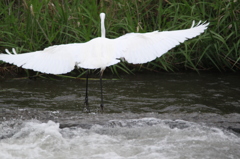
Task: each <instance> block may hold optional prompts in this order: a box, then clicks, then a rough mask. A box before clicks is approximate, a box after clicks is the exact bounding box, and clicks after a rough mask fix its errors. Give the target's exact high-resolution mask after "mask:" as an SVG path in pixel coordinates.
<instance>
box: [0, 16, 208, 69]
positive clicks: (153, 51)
mask: <svg viewBox="0 0 240 159" xmlns="http://www.w3.org/2000/svg"><path fill="white" fill-rule="evenodd" d="M100 18H101V37H98V38H95V39H92V40H90V41H88V42H86V43H73V44H62V45H55V46H50V47H48V48H45V49H44V50H42V51H35V52H29V53H22V54H17V53H16V51H15V49H13V54H11V53H10V52H9V51H8V50H6V53H7V54H0V60H2V61H5V62H8V63H12V64H15V65H17V66H18V67H23V68H25V69H33V70H35V71H39V72H43V73H50V74H63V73H67V72H70V71H72V70H73V69H74V67H75V65H76V66H78V67H82V68H85V69H98V68H100V69H101V70H102V71H103V70H104V69H105V68H106V67H108V66H111V65H114V64H117V63H118V62H119V61H120V60H119V59H120V58H123V59H125V60H126V61H128V62H129V63H133V64H139V63H146V62H149V61H152V60H154V59H155V58H157V57H160V56H162V55H163V54H164V53H166V52H167V51H169V50H170V49H172V48H173V47H175V46H177V45H179V44H180V43H182V42H184V41H185V40H187V39H191V38H194V37H196V36H198V35H200V34H201V33H203V32H204V30H205V29H207V26H208V24H209V23H202V24H201V22H199V23H198V24H197V25H196V26H194V25H195V22H194V21H193V23H192V26H191V28H189V29H185V30H176V31H163V32H159V31H154V32H149V33H129V34H126V35H123V36H121V37H119V38H116V39H108V38H105V36H106V35H105V27H104V19H105V14H104V13H101V14H100Z"/></svg>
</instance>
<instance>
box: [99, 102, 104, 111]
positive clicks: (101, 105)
mask: <svg viewBox="0 0 240 159" xmlns="http://www.w3.org/2000/svg"><path fill="white" fill-rule="evenodd" d="M100 108H101V112H103V104H102V103H101V104H100Z"/></svg>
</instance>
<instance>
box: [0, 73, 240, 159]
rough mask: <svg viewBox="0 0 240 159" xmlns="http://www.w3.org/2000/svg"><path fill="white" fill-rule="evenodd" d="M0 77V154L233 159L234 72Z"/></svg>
mask: <svg viewBox="0 0 240 159" xmlns="http://www.w3.org/2000/svg"><path fill="white" fill-rule="evenodd" d="M105 78H106V79H105V80H103V87H104V88H103V90H104V101H105V103H104V104H105V109H104V113H99V104H100V90H99V87H100V85H99V81H98V80H90V81H89V104H90V109H91V113H86V112H83V111H82V110H83V103H84V98H85V97H84V96H85V81H83V80H73V79H62V80H47V79H37V80H36V81H31V80H23V79H21V80H16V79H15V80H8V79H5V80H1V81H0V82H1V83H0V159H26V158H28V159H46V158H47V159H66V158H67V159H78V158H83V159H85V158H86V159H88V158H95V159H99V158H100V159H101V158H111V159H112V158H117V159H122V158H129V159H145V158H146V159H150V158H151V159H154V158H156V159H165V158H166V159H187V158H191V159H192V158H194V159H195V158H196V159H199V158H201V159H202V158H206V159H208V158H209V159H228V158H229V159H235V158H236V159H238V158H240V151H239V150H240V98H239V97H240V84H239V79H240V75H239V74H200V75H198V74H195V73H174V74H173V73H161V74H155V75H153V74H142V75H141V74H138V75H129V76H123V77H122V78H121V79H112V78H111V77H109V76H107V77H106V76H105Z"/></svg>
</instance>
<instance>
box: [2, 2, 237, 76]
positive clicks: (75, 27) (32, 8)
mask: <svg viewBox="0 0 240 159" xmlns="http://www.w3.org/2000/svg"><path fill="white" fill-rule="evenodd" d="M100 12H105V13H106V22H105V24H106V29H107V37H108V38H116V37H119V36H121V35H123V34H125V33H129V32H150V31H154V30H159V31H163V30H176V29H185V28H189V27H190V26H191V23H192V21H193V20H195V21H199V20H204V21H205V20H207V21H209V22H210V26H209V29H208V30H207V31H206V32H205V33H204V34H202V35H201V36H199V37H197V38H194V39H192V40H189V41H186V42H185V43H184V44H181V45H180V46H178V47H176V48H174V49H172V50H170V51H169V52H168V53H167V54H165V55H164V56H162V57H160V58H157V59H156V60H154V61H152V62H149V63H147V64H144V65H131V64H128V63H123V62H122V63H120V64H118V65H115V66H112V67H110V68H108V70H109V71H111V72H113V73H118V72H122V71H123V72H128V73H129V72H133V71H143V70H150V71H155V72H156V71H179V70H189V69H190V70H219V71H229V70H230V71H239V69H240V49H239V48H240V35H239V33H240V3H239V2H238V0H216V1H213V0H210V1H209V0H203V1H198V0H193V1H187V0H162V1H160V0H131V1H128V0H118V1H109V0H96V1H93V0H92V1H86V0H68V1H63V0H41V1H38V0H2V1H1V2H0V20H1V23H0V52H4V49H5V48H8V49H9V48H16V49H17V52H19V53H21V52H29V51H36V50H41V49H43V48H45V47H48V46H50V45H57V44H66V43H81V42H86V41H88V40H90V39H92V38H95V37H98V36H100V20H99V13H100ZM1 63H2V65H1V68H0V70H1V71H2V72H4V70H9V69H10V68H8V66H9V65H6V64H4V63H3V62H1ZM1 63H0V64H1ZM6 68H7V69H6ZM11 68H12V66H11ZM82 71H84V70H82ZM82 71H80V74H81V72H82ZM76 74H78V73H76Z"/></svg>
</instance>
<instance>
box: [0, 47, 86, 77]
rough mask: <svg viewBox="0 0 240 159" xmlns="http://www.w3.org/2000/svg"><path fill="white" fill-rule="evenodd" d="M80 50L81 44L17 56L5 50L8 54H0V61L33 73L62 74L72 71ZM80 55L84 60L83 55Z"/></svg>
mask: <svg viewBox="0 0 240 159" xmlns="http://www.w3.org/2000/svg"><path fill="white" fill-rule="evenodd" d="M82 48H83V46H82V45H81V44H63V45H55V46H50V47H48V48H45V49H44V50H41V51H35V52H28V53H22V54H17V53H16V51H14V50H13V52H14V54H11V53H10V52H9V51H8V50H6V52H7V53H8V54H0V60H2V61H4V62H8V63H11V64H14V65H17V66H18V67H23V68H25V69H32V70H34V71H39V72H43V73H50V74H63V73H67V72H70V71H72V70H73V69H74V67H75V65H76V62H77V61H76V58H75V54H77V53H79V52H81V49H82ZM81 55H82V56H83V58H82V59H83V60H84V54H83V53H82V54H81ZM80 62H81V61H80Z"/></svg>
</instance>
